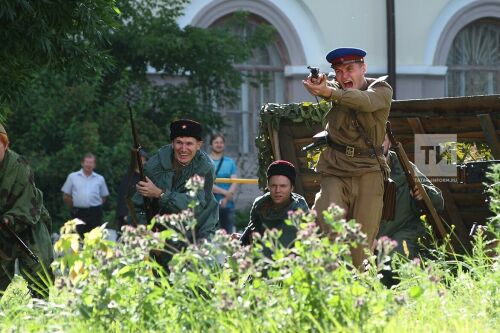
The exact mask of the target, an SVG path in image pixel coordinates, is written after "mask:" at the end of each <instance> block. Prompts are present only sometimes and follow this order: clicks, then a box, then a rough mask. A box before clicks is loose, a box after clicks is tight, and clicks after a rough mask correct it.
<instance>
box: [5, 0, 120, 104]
mask: <svg viewBox="0 0 500 333" xmlns="http://www.w3.org/2000/svg"><path fill="white" fill-rule="evenodd" d="M118 13H119V10H118V9H117V8H116V6H115V0H73V1H67V0H49V1H25V0H9V1H1V2H0V22H1V24H0V26H1V29H0V40H1V41H2V48H1V49H0V104H1V103H2V102H5V101H6V100H11V99H15V98H18V97H19V96H20V95H23V90H24V89H25V88H26V87H28V86H29V85H30V83H31V82H30V80H31V78H32V75H33V73H36V72H37V71H38V70H39V69H40V68H41V67H45V66H50V67H51V68H53V69H57V70H61V69H65V68H68V67H76V66H78V69H79V70H80V71H81V72H86V73H94V72H95V71H96V69H97V68H99V67H102V66H105V67H109V66H110V65H111V62H110V59H109V56H108V55H107V52H106V50H105V49H104V48H103V47H104V46H105V44H106V40H105V38H104V36H105V35H106V34H107V33H108V31H109V30H111V29H113V27H115V26H116V25H117V24H118Z"/></svg>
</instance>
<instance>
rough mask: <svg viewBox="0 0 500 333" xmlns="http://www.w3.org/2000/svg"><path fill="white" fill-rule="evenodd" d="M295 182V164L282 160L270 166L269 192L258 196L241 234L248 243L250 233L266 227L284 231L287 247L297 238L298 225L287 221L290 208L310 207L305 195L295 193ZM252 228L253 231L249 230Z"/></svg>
mask: <svg viewBox="0 0 500 333" xmlns="http://www.w3.org/2000/svg"><path fill="white" fill-rule="evenodd" d="M294 186H295V167H294V166H293V164H292V163H290V162H287V161H283V160H279V161H275V162H273V163H271V164H270V165H269V167H268V169H267V189H268V190H269V192H267V193H266V194H264V195H262V196H260V197H258V198H257V199H255V201H254V202H253V205H252V209H251V211H250V222H249V223H248V226H247V228H246V229H245V232H244V233H243V235H242V236H241V238H240V239H241V242H242V243H243V244H244V245H248V244H250V242H251V233H252V232H258V233H260V234H262V233H263V232H264V230H265V229H277V230H280V231H281V232H282V234H281V236H280V238H279V241H280V243H281V244H282V245H283V246H285V247H288V246H290V245H291V244H292V243H293V241H294V240H295V238H296V235H297V228H295V227H294V226H292V225H287V224H286V223H285V220H286V219H287V218H288V212H289V211H296V210H298V209H302V210H303V211H304V212H308V211H309V207H308V206H307V202H306V200H305V199H304V197H303V196H301V195H299V194H297V193H293V189H294ZM250 231H252V232H250Z"/></svg>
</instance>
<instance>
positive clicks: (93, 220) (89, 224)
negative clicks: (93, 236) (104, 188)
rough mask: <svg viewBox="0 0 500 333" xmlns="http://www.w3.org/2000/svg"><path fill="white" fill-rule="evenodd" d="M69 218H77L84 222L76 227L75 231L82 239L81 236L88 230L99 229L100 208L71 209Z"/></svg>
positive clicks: (100, 221) (100, 222)
mask: <svg viewBox="0 0 500 333" xmlns="http://www.w3.org/2000/svg"><path fill="white" fill-rule="evenodd" d="M71 217H72V218H74V219H75V218H77V219H80V220H82V221H83V222H85V224H79V225H77V226H76V231H77V232H78V234H79V235H80V237H81V238H82V239H83V235H84V234H85V233H87V232H89V231H90V230H92V229H94V228H97V227H100V226H101V224H102V206H95V207H89V208H77V207H73V209H72V210H71Z"/></svg>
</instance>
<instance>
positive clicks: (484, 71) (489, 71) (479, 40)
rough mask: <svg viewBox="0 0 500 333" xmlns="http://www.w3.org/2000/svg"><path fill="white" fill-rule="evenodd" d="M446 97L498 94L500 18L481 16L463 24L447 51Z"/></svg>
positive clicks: (499, 79) (499, 84)
mask: <svg viewBox="0 0 500 333" xmlns="http://www.w3.org/2000/svg"><path fill="white" fill-rule="evenodd" d="M447 66H448V73H447V75H446V84H447V93H448V96H469V95H487V94H498V93H499V89H500V20H498V19H493V18H491V19H490V18H484V19H480V20H477V21H474V22H472V23H470V24H468V25H467V26H465V27H464V28H463V29H462V30H460V32H459V33H458V34H457V35H456V37H455V39H454V41H453V44H452V46H451V48H450V52H449V53H448V59H447Z"/></svg>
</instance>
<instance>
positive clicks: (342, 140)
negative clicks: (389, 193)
mask: <svg viewBox="0 0 500 333" xmlns="http://www.w3.org/2000/svg"><path fill="white" fill-rule="evenodd" d="M328 85H329V86H331V87H333V88H334V89H333V92H332V96H331V97H330V100H331V102H332V108H331V109H330V111H329V112H328V113H327V115H326V116H325V119H326V121H327V125H326V130H327V132H328V135H329V136H330V139H331V140H332V141H333V142H335V143H337V144H340V145H346V146H347V145H348V146H352V147H355V148H359V149H364V150H366V149H369V148H371V147H369V146H368V145H367V144H366V142H365V140H364V139H363V137H362V136H361V135H360V133H359V132H358V130H357V129H356V127H355V126H354V125H353V120H354V118H353V116H352V112H354V113H356V117H357V119H358V121H359V123H360V125H361V126H362V127H363V129H364V131H365V133H366V134H367V136H368V138H369V139H370V140H371V142H372V143H373V144H374V145H375V147H380V146H381V145H382V143H383V142H384V137H385V124H386V122H387V119H388V117H389V111H390V108H391V102H392V88H391V86H390V85H389V84H388V83H387V82H385V81H384V80H383V78H379V79H372V78H366V84H365V86H364V87H363V88H362V89H361V90H358V89H341V88H340V86H339V85H338V83H337V82H329V83H328ZM381 161H382V165H383V168H384V170H385V172H386V173H387V174H388V173H389V168H388V166H387V163H386V161H385V158H384V157H381ZM316 171H318V172H320V173H322V174H326V175H332V176H338V177H353V176H360V175H362V174H365V173H367V172H374V171H380V165H379V163H378V161H377V159H376V158H371V157H349V156H347V155H346V154H345V153H343V152H340V151H337V150H334V149H332V148H330V147H329V148H327V149H326V150H325V151H323V153H322V154H321V156H320V158H319V161H318V165H317V166H316Z"/></svg>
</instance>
